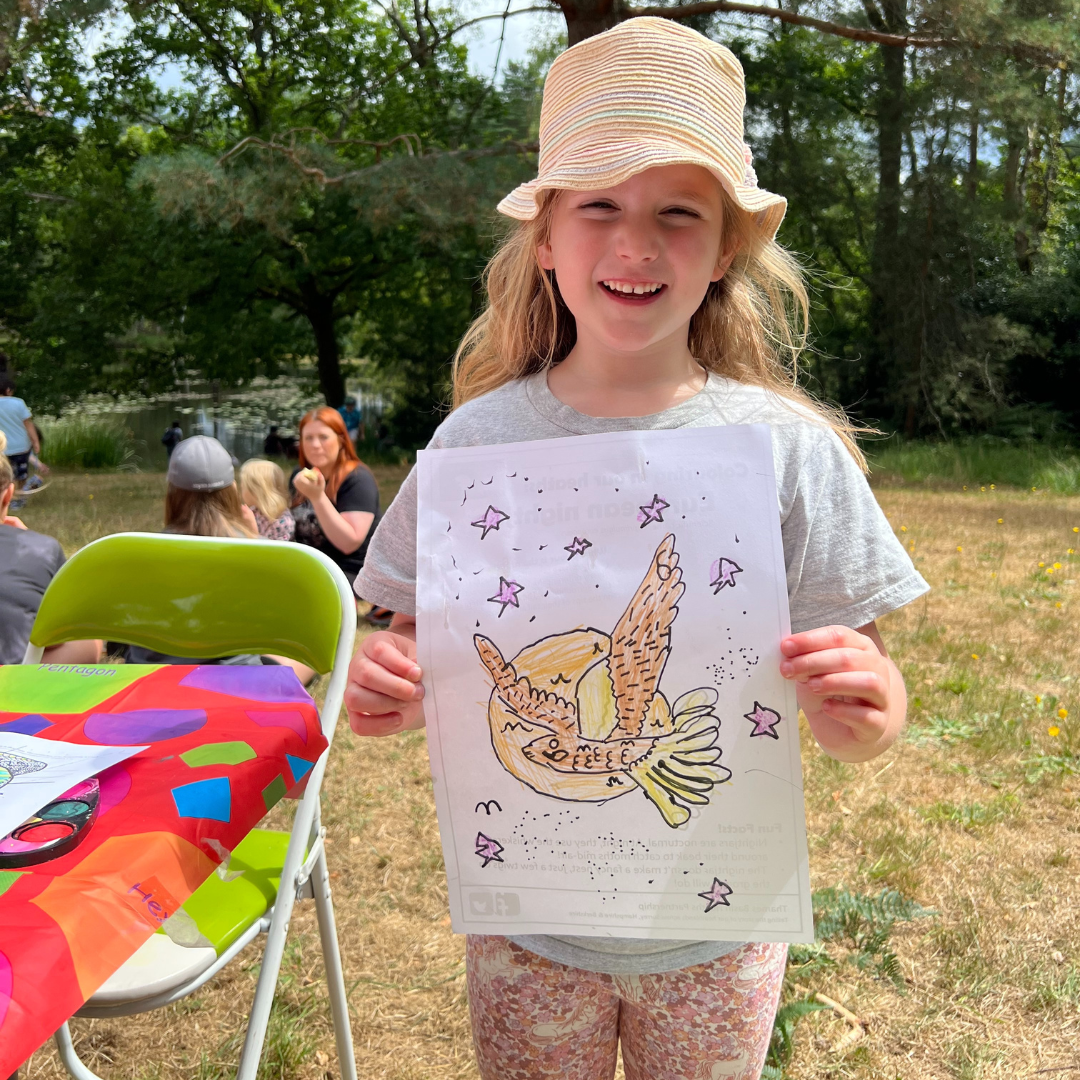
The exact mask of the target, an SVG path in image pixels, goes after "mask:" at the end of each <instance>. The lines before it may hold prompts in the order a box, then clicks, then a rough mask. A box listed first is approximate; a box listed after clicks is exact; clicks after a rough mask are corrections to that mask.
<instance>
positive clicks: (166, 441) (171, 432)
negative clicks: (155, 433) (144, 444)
mask: <svg viewBox="0 0 1080 1080" xmlns="http://www.w3.org/2000/svg"><path fill="white" fill-rule="evenodd" d="M183 438H184V433H183V431H181V430H180V421H179V420H174V421H173V422H172V424H171V425H170V426H169V427H167V428H166V429H165V434H164V435H162V436H161V442H162V444H163V445H164V447H165V452H166V453H167V454H168V455H169V457H172V453H173V451H174V450H175V449H176V448H177V446H179V445H180V443H181V442H182V441H183Z"/></svg>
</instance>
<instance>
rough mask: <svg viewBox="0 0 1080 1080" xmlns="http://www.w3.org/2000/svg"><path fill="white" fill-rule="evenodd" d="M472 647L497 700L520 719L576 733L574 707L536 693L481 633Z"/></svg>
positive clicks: (477, 635)
mask: <svg viewBox="0 0 1080 1080" xmlns="http://www.w3.org/2000/svg"><path fill="white" fill-rule="evenodd" d="M473 644H474V645H475V646H476V651H477V652H478V653H479V654H480V659H481V661H482V662H483V665H484V667H485V668H487V671H488V674H489V675H490V676H491V680H492V682H493V683H494V684H495V691H496V693H498V695H499V697H501V698H502V699H503V701H505V702H506V704H507V705H508V706H509V708H510V709H511V711H512V712H514V713H516V714H517V715H518V716H520V717H521V718H522V719H523V720H529V721H531V722H532V723H534V724H538V725H540V726H542V727H546V728H548V729H551V730H554V731H563V732H569V731H573V732H576V731H577V726H578V723H577V707H576V706H575V705H573V704H572V703H571V702H569V701H566V700H565V699H564V698H561V697H559V695H558V694H555V693H551V692H550V691H545V690H538V689H537V688H536V687H535V686H533V685H532V683H530V682H529V680H528V679H527V678H525V676H524V675H521V676H519V675H518V673H517V671H516V670H515V669H514V665H513V664H512V663H511V662H510V661H509V660H505V659H503V654H502V653H501V652H499V647H498V645H496V644H495V642H494V641H492V640H491V639H490V638H486V637H484V635H483V634H475V635H473Z"/></svg>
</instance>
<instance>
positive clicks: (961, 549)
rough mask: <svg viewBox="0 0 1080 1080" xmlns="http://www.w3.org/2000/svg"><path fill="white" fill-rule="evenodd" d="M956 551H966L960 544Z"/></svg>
mask: <svg viewBox="0 0 1080 1080" xmlns="http://www.w3.org/2000/svg"><path fill="white" fill-rule="evenodd" d="M956 550H957V551H963V550H964V549H963V548H962V547H961V546H960V545H959V544H957V545H956Z"/></svg>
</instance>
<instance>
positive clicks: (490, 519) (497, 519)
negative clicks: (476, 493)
mask: <svg viewBox="0 0 1080 1080" xmlns="http://www.w3.org/2000/svg"><path fill="white" fill-rule="evenodd" d="M509 520H510V515H509V514H504V513H503V512H502V511H501V510H497V509H496V508H495V507H494V506H489V507H488V508H487V509H486V510H485V511H484V516H483V517H482V518H480V519H479V520H478V521H473V522H471V524H472V526H473V527H474V528H477V529H483V530H484V531H483V532H482V533H481V534H480V539H481V540H483V539H484V537H485V536H487V534H488V533H489V532H491V530H492V529H495V530H496V531H498V528H499V526H500V525H501V524H502V523H503V522H504V521H509Z"/></svg>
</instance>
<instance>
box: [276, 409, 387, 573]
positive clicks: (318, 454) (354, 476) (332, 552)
mask: <svg viewBox="0 0 1080 1080" xmlns="http://www.w3.org/2000/svg"><path fill="white" fill-rule="evenodd" d="M289 483H290V486H291V487H292V489H293V492H294V497H293V504H292V505H293V517H294V518H295V519H296V537H295V539H296V540H297V542H298V543H301V544H309V545H310V546H311V547H315V548H318V549H319V550H320V551H321V552H323V554H325V555H329V556H330V558H331V559H333V560H334V562H336V563H337V564H338V566H340V567H341V569H342V570H343V571H344V572H345V576H346V577H347V578H348V579H349V581H350V582H351V581H352V580H353V579H354V578H355V577H356V575H357V573H358V572H359V570H360V567H361V566H363V565H364V554H365V552H366V551H367V546H368V540H369V539H370V538H371V533H372V530H373V529H374V527H375V522H376V521H377V520H378V517H379V486H378V484H377V483H376V482H375V477H374V476H373V475H372V473H371V470H370V469H369V468H368V467H367V466H366V465H365V464H364V463H363V462H362V461H361V460H360V459H359V458H358V457H357V456H356V451H355V450H354V449H353V444H352V439H350V438H349V434H348V432H347V431H346V430H345V424H344V423H343V422H342V419H341V416H340V414H339V413H338V411H337V409H331V408H329V407H327V406H324V407H323V408H321V409H312V410H311V412H309V413H305V414H304V417H303V419H301V421H300V466H299V468H298V469H296V471H295V472H294V473H293V474H292V476H291V477H290V478H289Z"/></svg>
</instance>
